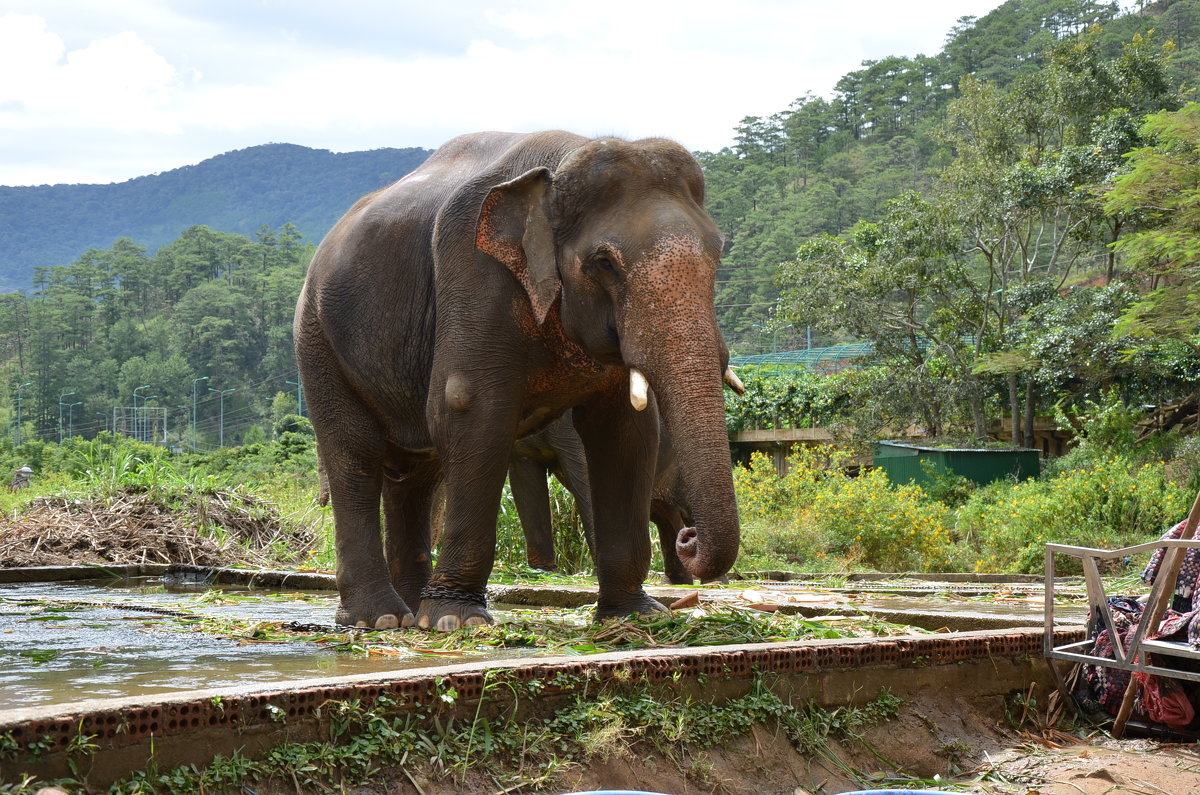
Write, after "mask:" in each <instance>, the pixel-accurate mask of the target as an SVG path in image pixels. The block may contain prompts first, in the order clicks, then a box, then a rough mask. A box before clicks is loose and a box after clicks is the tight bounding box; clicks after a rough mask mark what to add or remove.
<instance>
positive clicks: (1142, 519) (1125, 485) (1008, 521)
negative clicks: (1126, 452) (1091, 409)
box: [955, 456, 1190, 574]
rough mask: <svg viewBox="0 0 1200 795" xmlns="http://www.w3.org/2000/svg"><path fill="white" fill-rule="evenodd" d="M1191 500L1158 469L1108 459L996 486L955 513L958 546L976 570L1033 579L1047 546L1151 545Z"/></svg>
mask: <svg viewBox="0 0 1200 795" xmlns="http://www.w3.org/2000/svg"><path fill="white" fill-rule="evenodd" d="M1189 504H1190V499H1189V497H1188V495H1187V494H1186V492H1185V491H1184V490H1183V488H1181V487H1180V486H1179V485H1177V484H1175V483H1173V482H1171V480H1170V479H1169V478H1168V477H1167V476H1166V467H1165V466H1164V465H1163V464H1162V463H1161V462H1148V463H1142V464H1138V463H1137V462H1134V461H1131V460H1130V459H1129V458H1127V457H1125V456H1110V457H1108V458H1104V459H1101V460H1098V461H1096V462H1094V463H1093V464H1091V465H1090V466H1086V467H1083V468H1079V469H1067V470H1063V471H1059V472H1058V473H1057V474H1054V475H1052V476H1050V477H1047V478H1043V479H1041V480H1027V481H1024V482H1022V483H1017V484H1012V483H1002V484H993V485H992V486H990V487H987V488H984V489H980V490H979V491H977V492H976V493H975V494H974V495H972V497H971V499H970V500H968V501H967V503H966V504H965V505H964V506H963V507H962V508H961V509H960V510H959V512H958V520H957V523H956V527H955V530H956V537H957V541H958V543H959V544H960V545H961V546H962V547H964V548H969V549H975V550H978V554H977V555H976V557H975V560H974V561H973V568H974V569H975V570H977V571H1002V572H1024V573H1031V574H1032V573H1038V572H1041V571H1042V570H1043V567H1044V562H1045V548H1046V547H1045V545H1046V544H1047V543H1049V542H1054V543H1060V544H1073V545H1077V546H1086V547H1098V548H1115V547H1123V546H1130V545H1133V544H1138V543H1142V542H1145V541H1152V540H1154V539H1156V538H1158V537H1159V536H1160V535H1161V534H1162V533H1163V532H1164V531H1165V530H1166V529H1167V528H1168V527H1170V526H1171V525H1172V524H1174V523H1175V522H1178V521H1179V520H1180V519H1182V518H1183V516H1184V514H1186V513H1187V509H1188V506H1189Z"/></svg>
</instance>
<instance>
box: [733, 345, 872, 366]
mask: <svg viewBox="0 0 1200 795" xmlns="http://www.w3.org/2000/svg"><path fill="white" fill-rule="evenodd" d="M874 350H875V346H874V345H872V344H871V343H869V342H856V343H852V344H849V345H831V346H829V347H827V348H802V349H800V350H796V351H777V352H775V353H760V354H756V355H754V356H735V357H733V358H731V359H730V360H729V363H730V364H731V365H733V366H734V367H743V366H747V365H759V366H764V365H765V366H772V365H774V366H778V367H803V368H805V369H808V370H818V371H820V372H826V373H833V372H837V371H839V370H845V369H846V368H848V367H857V366H858V364H859V363H858V361H857V360H858V359H861V358H862V357H864V356H869V355H871V354H872V353H873V352H874Z"/></svg>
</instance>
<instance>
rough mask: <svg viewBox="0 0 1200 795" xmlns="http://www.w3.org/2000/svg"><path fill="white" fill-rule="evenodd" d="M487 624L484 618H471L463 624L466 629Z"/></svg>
mask: <svg viewBox="0 0 1200 795" xmlns="http://www.w3.org/2000/svg"><path fill="white" fill-rule="evenodd" d="M486 623H487V621H486V620H485V619H484V618H483V616H471V617H470V618H468V619H467V620H466V621H465V622H464V623H463V626H464V627H478V626H481V625H483V624H486Z"/></svg>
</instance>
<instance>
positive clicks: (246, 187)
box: [0, 144, 431, 290]
mask: <svg viewBox="0 0 1200 795" xmlns="http://www.w3.org/2000/svg"><path fill="white" fill-rule="evenodd" d="M430 154H431V153H430V151H428V150H425V149H419V148H408V149H373V150H371V151H367V152H346V153H342V154H335V153H333V152H330V151H328V150H325V149H309V148H308V147H304V146H296V145H294V144H264V145H262V146H252V147H250V148H248V149H239V150H237V151H234V152H227V153H225V154H223V155H218V156H216V157H213V158H210V159H208V160H205V161H203V162H201V163H198V164H196V165H194V166H184V167H183V168H177V169H173V170H171V171H165V172H163V173H161V174H154V175H152V176H146V177H137V178H136V179H131V180H128V181H126V182H120V183H114V184H109V185H41V186H36V187H4V186H0V289H10V290H14V289H15V290H23V289H28V288H29V286H30V284H31V277H32V275H33V271H34V269H35V268H44V267H51V266H55V265H68V264H70V263H71V262H73V261H74V260H75V259H76V258H77V257H79V255H80V254H82V253H83V252H84V251H86V250H87V249H89V248H96V249H102V248H107V247H109V246H111V245H112V243H113V241H114V240H116V239H117V238H121V237H129V238H132V239H133V240H134V241H135V242H136V243H138V244H139V245H142V246H145V247H146V248H148V249H149V250H150V251H154V250H155V249H157V248H159V247H160V246H164V245H166V244H168V243H170V242H171V241H172V240H174V239H175V238H177V237H178V236H179V234H180V233H181V232H183V231H184V230H185V229H187V228H188V227H191V226H195V225H204V226H207V227H210V228H212V229H215V230H218V231H222V232H233V233H240V234H246V235H251V236H253V234H254V233H255V231H256V230H258V229H259V228H260V227H262V226H263V225H266V226H269V227H271V228H276V227H278V226H280V225H282V224H284V223H287V222H290V223H292V224H294V225H295V226H296V227H297V228H298V229H299V230H300V231H301V232H302V233H303V234H304V236H305V237H306V239H307V240H309V241H312V242H317V241H319V240H320V239H321V238H322V237H323V236H324V234H325V232H326V231H328V230H329V228H330V227H331V226H333V224H334V222H335V221H337V219H338V218H339V217H341V215H342V213H344V212H345V211H346V210H347V209H348V208H349V207H350V205H351V204H353V203H354V201H355V200H356V199H358V198H359V197H360V196H362V195H364V194H366V193H369V192H371V191H373V190H375V189H377V188H380V187H383V186H384V185H387V184H389V183H391V182H394V181H395V180H397V179H399V178H400V177H402V176H404V175H405V174H407V173H408V172H410V171H412V170H413V169H414V168H416V167H417V166H419V165H420V164H421V163H423V162H424V161H425V158H427V157H428V156H429V155H430Z"/></svg>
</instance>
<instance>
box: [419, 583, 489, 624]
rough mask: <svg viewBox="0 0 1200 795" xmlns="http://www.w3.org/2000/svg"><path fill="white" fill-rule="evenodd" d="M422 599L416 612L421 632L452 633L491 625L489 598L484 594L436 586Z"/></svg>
mask: <svg viewBox="0 0 1200 795" xmlns="http://www.w3.org/2000/svg"><path fill="white" fill-rule="evenodd" d="M421 597H422V598H421V607H420V608H419V609H418V610H417V626H418V627H420V628H421V629H436V630H438V631H439V632H453V631H454V630H456V629H459V628H460V627H476V626H479V625H481V624H490V623H492V616H491V614H490V613H488V611H487V597H486V596H484V595H483V594H480V593H473V592H471V591H464V590H461V589H458V588H447V587H444V586H433V587H427V588H425V590H423V591H422V592H421Z"/></svg>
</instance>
